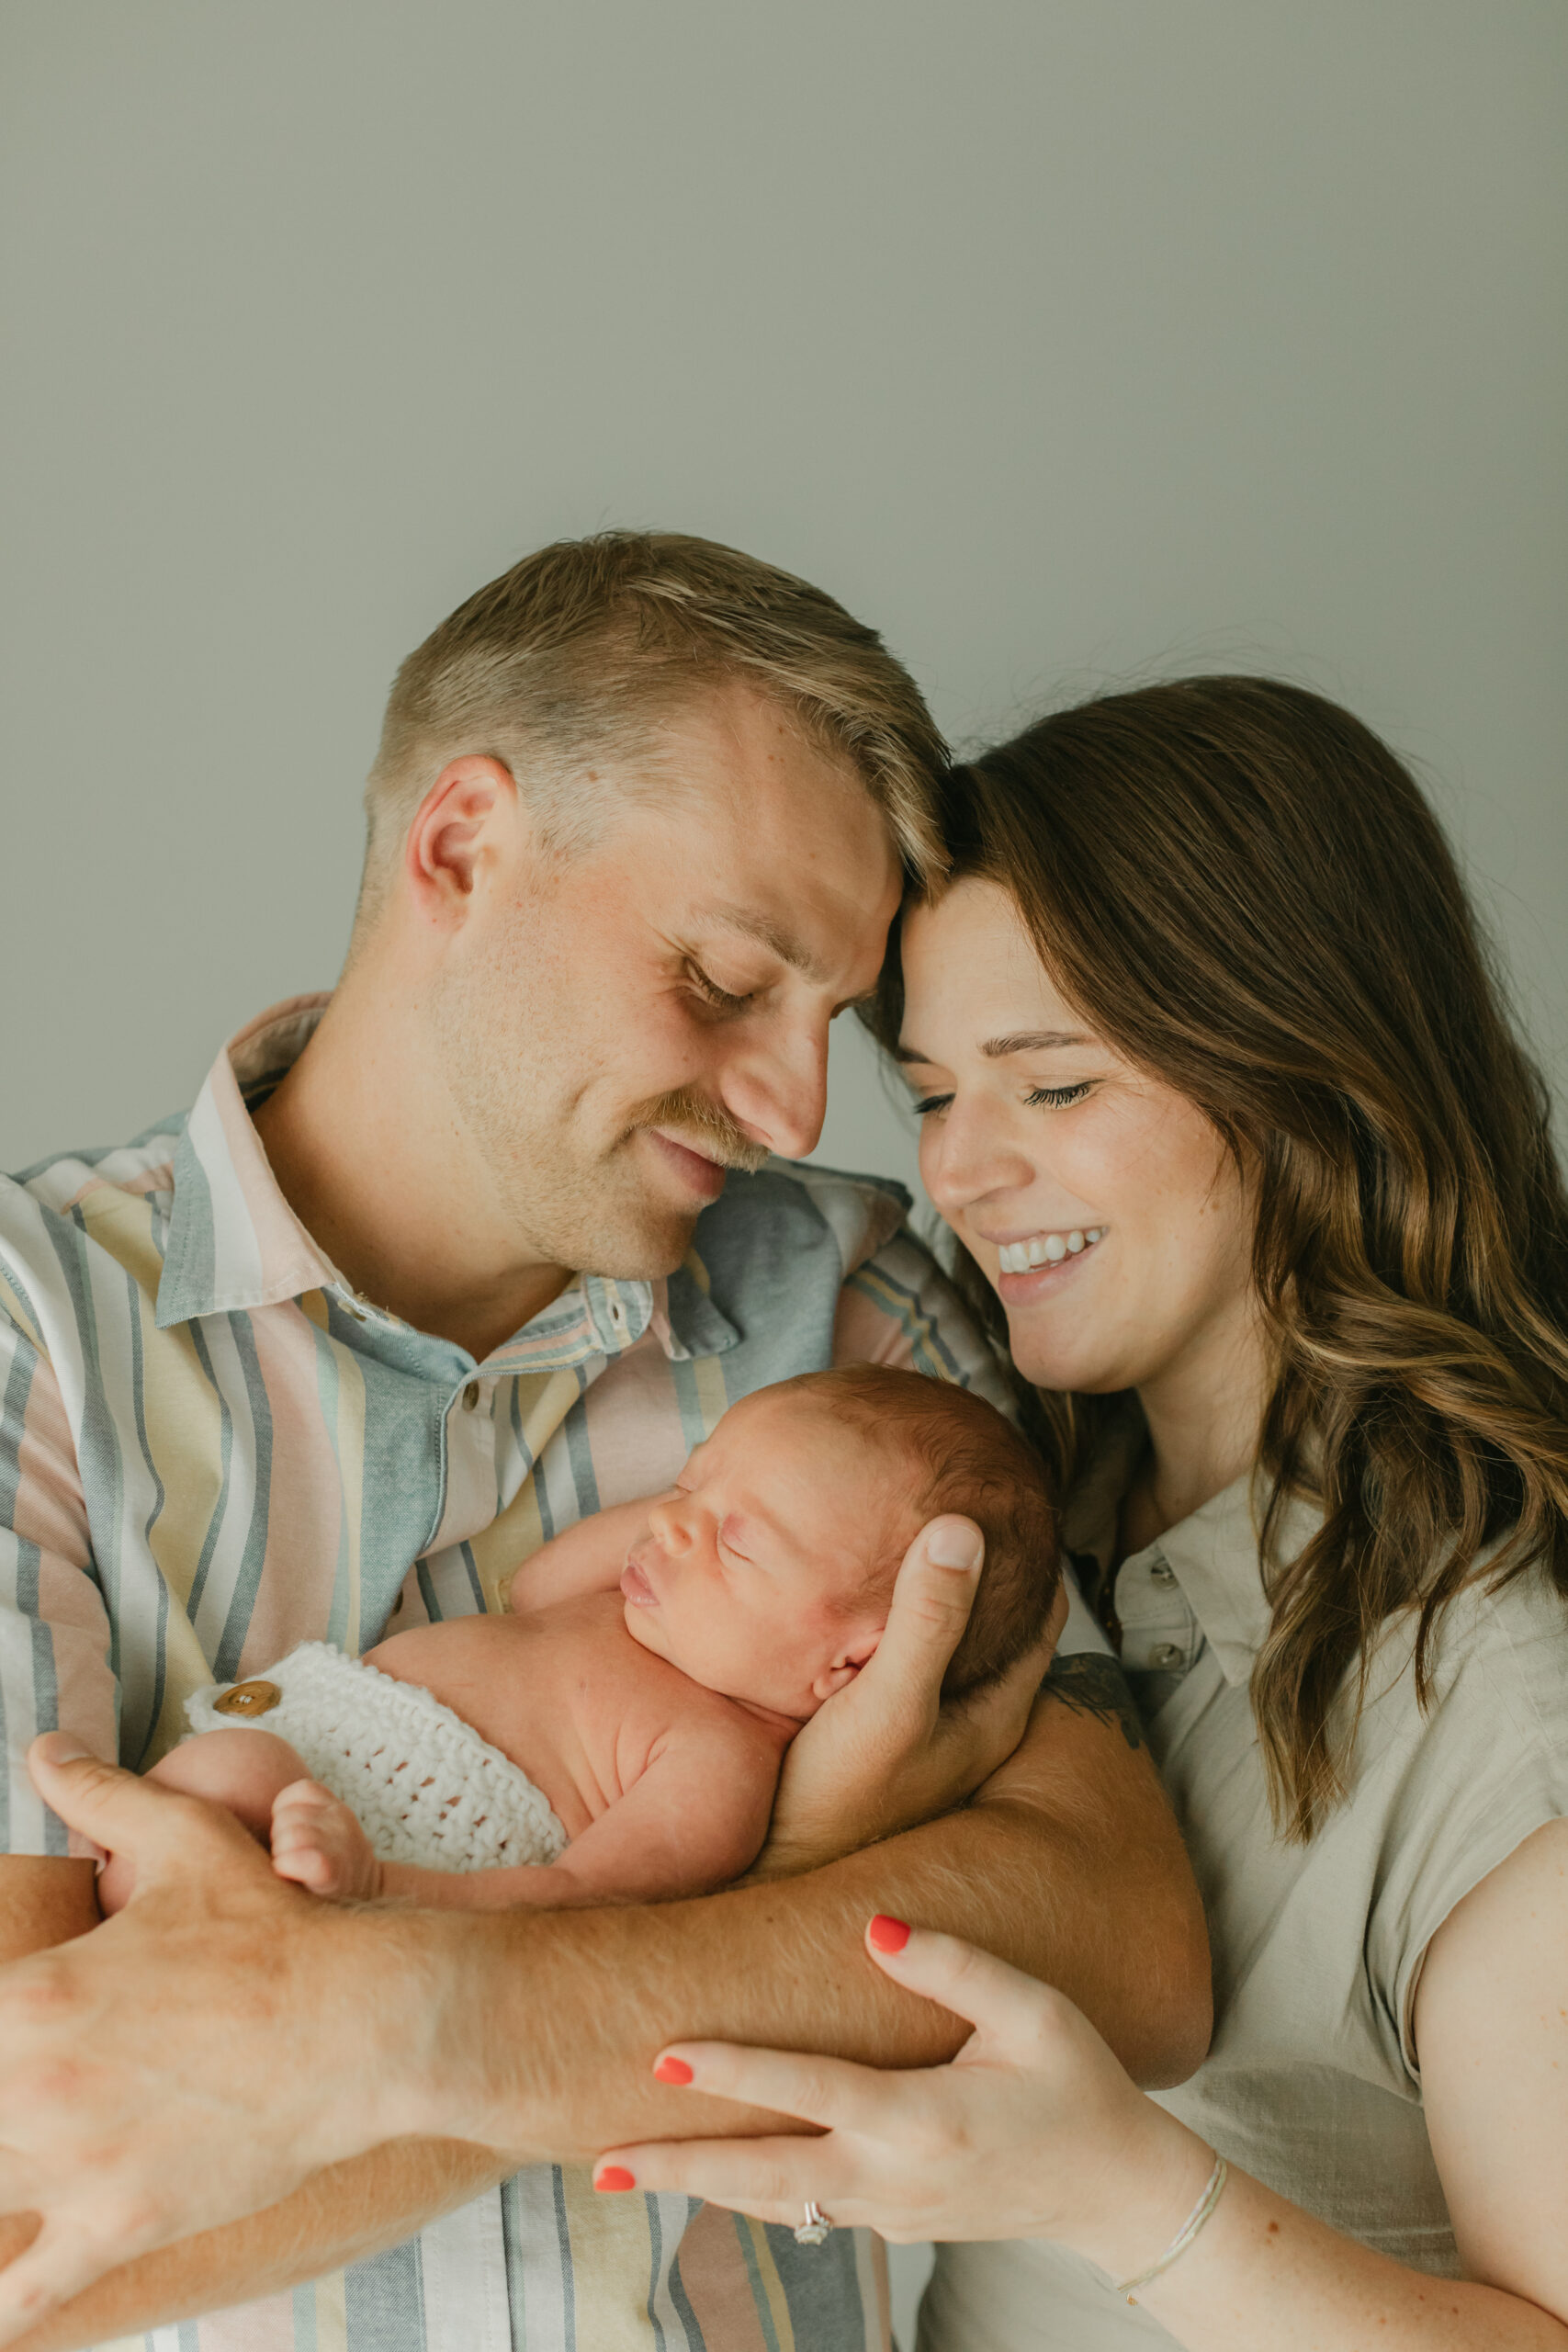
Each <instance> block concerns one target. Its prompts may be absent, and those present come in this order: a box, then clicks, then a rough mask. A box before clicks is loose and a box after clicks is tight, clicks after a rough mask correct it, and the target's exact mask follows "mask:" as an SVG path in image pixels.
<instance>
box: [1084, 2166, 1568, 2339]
mask: <svg viewBox="0 0 1568 2352" xmlns="http://www.w3.org/2000/svg"><path fill="white" fill-rule="evenodd" d="M1158 2250H1159V2249H1158V2248H1157V2246H1150V2245H1147V2244H1144V2245H1134V2244H1133V2243H1131V2242H1122V2244H1120V2245H1108V2246H1107V2247H1106V2248H1105V2249H1104V2251H1103V2254H1097V2256H1096V2259H1097V2260H1099V2259H1105V2260H1107V2261H1109V2262H1111V2263H1112V2264H1115V2263H1125V2264H1126V2265H1127V2266H1128V2267H1127V2269H1125V2270H1123V2271H1122V2273H1121V2275H1122V2276H1123V2277H1125V2276H1128V2275H1130V2273H1131V2272H1132V2271H1134V2270H1135V2268H1136V2267H1140V2266H1141V2265H1143V2264H1144V2263H1145V2262H1148V2261H1150V2260H1152V2259H1153V2258H1154V2256H1155V2254H1156V2253H1157V2252H1158ZM1138 2301H1139V2302H1140V2303H1142V2304H1143V2305H1144V2306H1145V2308H1146V2309H1147V2311H1148V2312H1149V2314H1150V2316H1151V2317H1152V2318H1154V2319H1157V2320H1158V2322H1159V2324H1160V2325H1161V2326H1162V2327H1164V2328H1167V2329H1168V2331H1169V2333H1170V2334H1171V2335H1174V2336H1175V2338H1176V2340H1177V2342H1178V2343H1179V2344H1185V2345H1189V2346H1193V2347H1194V2352H1199V2347H1201V2352H1258V2346H1259V2345H1264V2344H1266V2345H1267V2346H1269V2352H1371V2347H1373V2346H1375V2347H1376V2352H1568V2326H1564V2325H1563V2324H1562V2321H1561V2320H1558V2319H1554V2318H1552V2316H1551V2313H1550V2312H1544V2311H1542V2310H1541V2309H1540V2306H1539V2305H1538V2304H1536V2303H1531V2302H1527V2301H1525V2300H1524V2299H1523V2297H1521V2296H1518V2295H1509V2294H1505V2293H1503V2292H1501V2291H1500V2290H1498V2289H1497V2288H1495V2287H1481V2286H1475V2285H1473V2284H1472V2283H1471V2282H1469V2281H1468V2280H1455V2279H1450V2278H1430V2277H1428V2276H1427V2274H1426V2273H1425V2272H1424V2271H1419V2270H1411V2269H1409V2268H1407V2267H1406V2266H1405V2265H1404V2263H1402V2262H1394V2261H1393V2260H1391V2258H1390V2257H1389V2256H1387V2255H1382V2254H1376V2253H1374V2252H1373V2251H1372V2250H1371V2247H1369V2246H1364V2245H1360V2244H1359V2242H1358V2241H1357V2240H1356V2239H1354V2238H1348V2237H1345V2236H1342V2235H1341V2233H1339V2232H1338V2231H1337V2230H1332V2229H1330V2228H1329V2227H1328V2225H1327V2223H1326V2222H1319V2221H1317V2220H1315V2219H1314V2217H1313V2216H1312V2215H1311V2214H1310V2213H1304V2212H1303V2211H1302V2209H1301V2207H1300V2206H1299V2205H1292V2204H1290V2203H1288V2202H1287V2201H1286V2199H1284V2198H1282V2197H1277V2196H1276V2195H1275V2194H1274V2192H1273V2190H1272V2189H1269V2188H1264V2187H1263V2185H1262V2183H1261V2182H1259V2181H1257V2180H1254V2179H1252V2178H1251V2177H1249V2176H1248V2175H1247V2174H1246V2173H1237V2172H1233V2173H1232V2174H1231V2176H1230V2177H1229V2179H1228V2180H1227V2181H1226V2183H1225V2188H1224V2194H1223V2196H1222V2197H1221V2199H1220V2202H1219V2205H1218V2207H1217V2208H1216V2210H1215V2211H1214V2214H1213V2219H1212V2220H1211V2221H1210V2222H1208V2223H1207V2224H1206V2226H1205V2227H1204V2229H1203V2230H1202V2232H1201V2233H1200V2235H1199V2237H1198V2238H1197V2240H1196V2241H1195V2243H1194V2244H1193V2245H1191V2247H1190V2249H1189V2250H1188V2252H1187V2253H1186V2254H1184V2255H1183V2256H1181V2257H1180V2259H1179V2261H1178V2262H1176V2263H1175V2264H1173V2265H1172V2267H1171V2268H1170V2269H1169V2270H1168V2271H1167V2272H1165V2273H1164V2275H1163V2276H1162V2277H1161V2278H1156V2279H1155V2280H1154V2281H1152V2283H1151V2284H1150V2285H1149V2286H1148V2287H1146V2288H1145V2289H1144V2290H1141V2291H1140V2293H1139V2296H1138Z"/></svg>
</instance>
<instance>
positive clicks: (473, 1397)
mask: <svg viewBox="0 0 1568 2352" xmlns="http://www.w3.org/2000/svg"><path fill="white" fill-rule="evenodd" d="M478 1403H479V1382H478V1381H477V1380H470V1381H469V1383H468V1386H467V1387H466V1388H465V1389H464V1391H463V1410H464V1412H465V1413H471V1412H472V1411H473V1409H474V1407H475V1406H476V1405H477V1404H478Z"/></svg>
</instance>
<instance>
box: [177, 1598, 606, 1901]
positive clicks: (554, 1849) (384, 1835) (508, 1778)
mask: <svg viewBox="0 0 1568 2352" xmlns="http://www.w3.org/2000/svg"><path fill="white" fill-rule="evenodd" d="M246 1679H247V1681H253V1680H262V1681H266V1682H270V1683H272V1684H273V1685H274V1686H275V1688H276V1690H277V1691H278V1692H279V1694H280V1696H279V1700H278V1703H277V1704H276V1706H273V1707H268V1708H267V1709H266V1710H265V1713H261V1714H258V1715H252V1716H250V1717H249V1718H248V1719H244V1720H242V1719H241V1718H239V1717H238V1716H236V1715H233V1714H221V1713H219V1711H218V1709H217V1706H216V1705H215V1703H214V1702H216V1701H217V1700H219V1699H220V1698H221V1697H222V1696H223V1694H224V1692H225V1691H231V1690H232V1689H233V1688H234V1687H235V1686H234V1685H233V1684H232V1683H230V1682H213V1683H209V1685H208V1686H207V1688H206V1689H205V1690H202V1691H197V1693H196V1694H195V1696H194V1697H193V1698H191V1699H188V1700H187V1701H186V1720H187V1722H188V1723H189V1724H190V1727H191V1729H192V1731H193V1732H201V1731H236V1730H244V1731H270V1732H274V1733H276V1736H277V1737H278V1738H279V1739H286V1740H287V1741H288V1744H289V1746H290V1747H292V1748H295V1749H296V1750H297V1751H298V1753H299V1757H300V1758H301V1760H302V1761H303V1763H304V1765H305V1768H306V1770H307V1771H308V1772H309V1773H310V1778H311V1779H312V1780H313V1781H320V1782H321V1786H322V1787H323V1788H325V1789H330V1790H331V1791H332V1792H333V1796H334V1797H341V1798H342V1800H343V1802H344V1804H346V1805H347V1806H348V1807H349V1808H350V1810H351V1811H352V1812H353V1813H354V1814H355V1815H356V1817H357V1819H358V1820H359V1822H360V1824H361V1826H362V1827H363V1828H364V1831H365V1834H366V1836H367V1838H369V1840H370V1843H371V1845H372V1847H373V1848H374V1849H375V1851H376V1854H377V1856H378V1859H379V1860H381V1861H384V1862H415V1863H418V1864H420V1865H421V1866H422V1867H423V1869H425V1870H431V1871H489V1870H504V1869H507V1868H509V1867H511V1866H512V1865H513V1864H515V1863H518V1862H553V1861H554V1860H555V1859H556V1857H557V1855H558V1854H559V1852H560V1851H561V1849H562V1848H563V1847H564V1846H565V1844H566V1842H567V1836H566V1831H565V1830H564V1829H563V1828H562V1826H561V1825H560V1823H559V1821H558V1819H557V1818H556V1815H555V1814H554V1812H553V1811H552V1809H551V1807H550V1804H549V1800H548V1799H547V1797H546V1796H545V1794H544V1792H543V1791H542V1790H540V1789H536V1787H535V1786H534V1783H533V1781H531V1780H529V1778H528V1776H527V1774H526V1773H525V1772H524V1771H522V1770H520V1769H519V1767H518V1766H517V1765H515V1764H513V1761H512V1759H511V1758H510V1757H506V1756H503V1755H502V1752H501V1750H500V1749H499V1748H498V1747H491V1745H490V1742H489V1741H488V1740H484V1739H481V1738H480V1737H479V1734H478V1732H477V1731H475V1730H474V1729H473V1728H472V1726H471V1725H469V1724H466V1723H464V1721H463V1719H462V1717H461V1716H460V1715H455V1714H454V1713H453V1712H452V1710H451V1708H450V1707H444V1706H443V1705H442V1703H441V1702H440V1700H439V1699H433V1698H432V1697H431V1695H430V1692H429V1691H422V1690H421V1689H420V1688H419V1686H418V1684H417V1683H412V1682H394V1681H393V1679H392V1678H391V1676H390V1675H389V1674H382V1673H381V1672H380V1671H379V1670H378V1668H376V1667H373V1666H367V1665H366V1664H365V1662H364V1660H363V1659H361V1658H354V1657H344V1653H343V1652H342V1650H338V1649H333V1646H332V1645H331V1644H330V1643H328V1642H303V1643H301V1645H300V1646H299V1648H298V1649H297V1650H290V1651H289V1653H288V1657H286V1658H283V1659H282V1660H280V1662H279V1663H278V1664H277V1665H276V1666H269V1667H268V1668H267V1669H266V1672H265V1675H263V1676H255V1677H252V1676H248V1677H247V1678H246Z"/></svg>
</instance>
